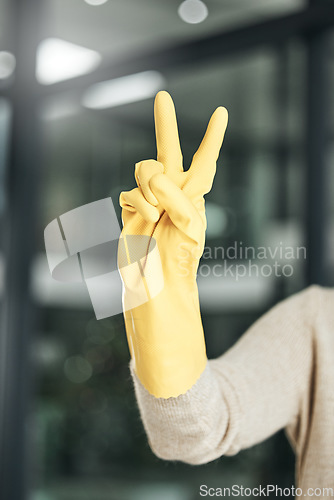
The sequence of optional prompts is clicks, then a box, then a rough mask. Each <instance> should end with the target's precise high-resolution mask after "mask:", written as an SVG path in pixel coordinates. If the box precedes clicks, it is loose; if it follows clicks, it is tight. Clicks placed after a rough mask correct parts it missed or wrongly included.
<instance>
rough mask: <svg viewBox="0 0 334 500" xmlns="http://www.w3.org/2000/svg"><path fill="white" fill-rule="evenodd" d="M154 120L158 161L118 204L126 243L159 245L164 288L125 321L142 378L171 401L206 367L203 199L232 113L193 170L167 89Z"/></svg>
mask: <svg viewBox="0 0 334 500" xmlns="http://www.w3.org/2000/svg"><path fill="white" fill-rule="evenodd" d="M154 117H155V133H156V143H157V160H145V161H141V162H139V163H137V164H136V167H135V179H136V182H137V186H138V187H137V188H135V189H133V190H131V191H127V192H122V193H121V195H120V205H121V206H122V208H123V210H122V220H123V225H124V227H123V231H122V236H123V238H126V237H127V236H128V235H143V236H149V237H152V238H154V240H155V241H156V242H157V245H158V249H159V253H160V259H161V265H162V271H163V279H164V287H163V290H162V291H161V292H160V293H159V294H158V295H157V296H156V297H154V298H153V299H151V300H149V301H148V302H146V303H145V304H142V305H140V306H139V307H136V308H134V309H132V310H130V311H124V316H125V324H126V330H127V337H128V343H129V347H130V351H131V357H132V360H133V366H134V370H135V372H136V374H137V375H138V377H139V379H140V380H141V382H142V383H143V385H144V386H145V387H146V389H147V390H148V391H149V392H150V393H151V394H153V395H155V396H156V397H165V398H167V397H171V396H178V395H179V394H182V393H184V392H186V391H187V390H188V389H189V388H190V387H191V386H192V385H193V383H194V382H195V381H196V380H197V379H198V377H199V376H200V374H201V373H202V371H203V370H204V367H205V365H206V353H205V342H204V336H203V329H202V324H201V318H200V311H199V301H198V292H197V286H196V271H197V267H198V262H199V259H200V256H201V254H202V252H203V248H204V241H205V229H206V218H205V204H204V195H205V194H206V193H208V192H209V191H210V189H211V187H212V183H213V179H214V175H215V172H216V162H217V158H218V155H219V151H220V148H221V145H222V141H223V137H224V133H225V129H226V126H227V111H226V109H225V108H223V107H219V108H217V109H216V111H215V112H214V113H213V115H212V117H211V119H210V122H209V124H208V127H207V130H206V133H205V135H204V137H203V140H202V142H201V144H200V146H199V148H198V150H197V152H196V153H195V155H194V156H193V160H192V163H191V166H190V168H189V169H188V170H187V171H184V170H183V162H182V153H181V147H180V142H179V135H178V127H177V121H176V115H175V109H174V104H173V101H172V98H171V97H170V95H169V94H168V93H167V92H165V91H163V92H159V93H158V94H157V96H156V99H155V105H154ZM121 274H122V276H123V273H122V270H121ZM124 281H125V280H124V276H123V282H124ZM125 285H126V283H125ZM126 295H127V287H126V286H125V293H124V296H125V300H126Z"/></svg>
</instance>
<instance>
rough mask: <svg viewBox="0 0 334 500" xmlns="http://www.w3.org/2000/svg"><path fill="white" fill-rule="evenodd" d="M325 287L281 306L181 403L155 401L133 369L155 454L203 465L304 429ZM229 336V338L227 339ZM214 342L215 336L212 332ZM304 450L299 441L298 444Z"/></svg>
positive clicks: (213, 363) (211, 366)
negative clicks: (284, 431)
mask: <svg viewBox="0 0 334 500" xmlns="http://www.w3.org/2000/svg"><path fill="white" fill-rule="evenodd" d="M317 296H318V287H316V286H312V287H310V288H307V289H306V290H304V291H302V292H300V293H298V294H296V295H293V296H292V297H290V298H288V299H286V300H284V301H283V302H281V303H279V304H278V305H276V306H275V307H274V308H272V309H271V310H270V311H269V312H267V313H266V314H265V315H264V316H262V317H261V318H260V319H259V320H258V321H256V323H254V324H253V326H251V328H250V329H249V330H248V331H247V332H246V333H245V334H244V335H243V336H242V337H241V338H240V339H239V341H238V342H237V343H236V344H235V345H234V346H233V347H232V348H231V349H229V350H228V351H227V352H226V353H224V354H223V355H221V356H220V357H218V358H217V359H213V360H209V361H208V362H207V366H206V369H205V371H204V372H203V373H202V375H201V377H200V378H199V379H198V380H197V382H196V384H195V385H194V386H193V387H192V388H191V389H190V390H189V391H188V392H187V393H185V394H183V395H181V396H179V397H177V398H169V399H160V398H155V397H154V396H152V395H150V394H149V393H148V392H147V390H146V389H145V388H144V387H143V386H142V384H141V383H140V381H139V379H138V378H137V376H136V374H135V372H134V370H133V367H132V365H131V363H130V368H131V373H132V376H133V380H134V386H135V392H136V397H137V401H138V405H139V409H140V414H141V418H142V421H143V424H144V427H145V430H146V433H147V436H148V440H149V444H150V447H151V449H152V451H153V452H154V453H155V454H156V455H157V456H158V457H161V458H163V459H167V460H180V461H183V462H187V463H190V464H202V463H206V462H209V461H211V460H214V459H216V458H218V457H219V456H221V455H224V454H225V455H233V454H235V453H237V452H238V451H239V450H240V449H243V448H247V447H249V446H252V445H254V444H256V443H259V442H260V441H263V440H264V439H266V438H267V437H269V436H271V435H273V434H274V433H275V432H277V431H278V430H279V429H282V428H291V429H293V428H298V425H296V423H297V420H298V418H299V415H300V411H301V407H302V405H303V398H304V395H305V394H307V393H308V389H309V386H310V380H311V376H312V374H311V371H312V346H313V325H314V318H315V314H316V310H317V305H316V301H317ZM221 334H222V335H224V332H223V331H222V332H221ZM207 335H210V332H207ZM291 440H292V441H293V442H294V444H296V446H298V443H297V441H298V436H297V435H295V436H291Z"/></svg>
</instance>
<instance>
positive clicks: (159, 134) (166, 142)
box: [154, 90, 183, 173]
mask: <svg viewBox="0 0 334 500" xmlns="http://www.w3.org/2000/svg"><path fill="white" fill-rule="evenodd" d="M154 121H155V136H156V142H157V160H158V161H159V162H160V163H162V164H163V165H164V167H165V171H166V173H168V172H173V171H182V170H183V167H182V152H181V146H180V140H179V133H178V128H177V121H176V114H175V108H174V103H173V100H172V98H171V96H170V95H169V94H168V92H166V91H164V90H163V91H161V92H158V94H157V95H156V98H155V101H154Z"/></svg>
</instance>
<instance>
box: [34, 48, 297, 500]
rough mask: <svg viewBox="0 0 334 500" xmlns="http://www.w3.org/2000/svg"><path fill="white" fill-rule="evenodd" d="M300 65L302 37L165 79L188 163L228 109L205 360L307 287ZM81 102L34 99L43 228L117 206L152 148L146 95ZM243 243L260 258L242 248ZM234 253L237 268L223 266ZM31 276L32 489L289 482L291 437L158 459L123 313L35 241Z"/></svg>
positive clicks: (64, 494)
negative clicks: (94, 299) (102, 312)
mask: <svg viewBox="0 0 334 500" xmlns="http://www.w3.org/2000/svg"><path fill="white" fill-rule="evenodd" d="M304 74H305V68H304V49H303V46H302V44H301V43H299V42H298V41H295V42H294V43H291V44H290V45H288V46H286V47H283V48H282V49H281V50H279V51H278V50H273V49H263V50H259V51H254V52H252V53H249V54H247V55H245V56H240V57H238V58H234V59H233V60H224V61H215V62H214V63H213V62H211V63H210V64H207V65H202V66H196V67H191V68H189V67H188V68H187V69H185V70H182V71H180V70H176V69H173V70H170V71H169V72H166V73H164V74H163V75H162V76H163V78H164V80H165V82H166V88H167V89H168V90H169V91H170V92H171V94H172V96H173V98H174V101H175V105H176V109H177V114H178V118H179V128H180V136H181V143H182V147H183V153H184V161H185V167H186V168H187V167H188V166H189V163H190V161H191V157H192V154H193V153H194V151H195V150H196V148H197V147H198V144H199V142H200V140H201V137H202V134H203V132H204V130H205V126H206V123H207V121H208V119H209V117H210V114H211V113H212V111H213V110H214V108H215V107H217V106H218V105H224V106H226V107H227V108H228V110H229V117H230V122H229V127H228V131H227V134H226V137H225V140H224V145H223V149H222V154H221V155H220V158H219V161H218V167H217V174H216V178H215V182H214V187H213V189H212V191H211V192H210V194H208V195H207V197H206V201H207V209H208V232H207V242H206V252H207V253H206V255H205V256H203V258H202V261H201V266H200V268H199V277H198V280H199V287H200V294H201V304H202V313H203V322H204V327H205V331H206V340H207V348H208V354H209V357H216V356H218V355H219V354H221V353H222V352H223V351H224V350H225V349H227V348H228V347H229V346H230V345H231V344H232V343H233V342H234V341H235V340H236V339H237V338H238V337H239V336H240V335H241V334H242V333H243V332H244V330H245V329H246V328H247V327H248V326H249V325H250V324H251V323H252V322H253V321H254V320H255V319H256V318H257V317H258V316H259V315H260V314H261V313H262V312H263V311H264V310H266V309H267V308H269V307H270V306H271V304H273V303H274V302H276V301H277V300H278V299H279V298H282V297H284V296H286V295H288V294H290V293H291V292H293V291H295V290H297V289H300V288H302V287H303V286H304V283H303V269H304V260H305V259H304V254H303V252H301V254H300V255H299V256H298V255H296V249H297V247H303V244H304V243H303V242H304V233H303V224H304V221H303V208H304V207H303V189H304V188H303V179H304V168H305V162H304V160H305V159H304V157H303V147H302V142H303V139H302V138H303V133H304V130H303V123H304V119H305V117H304ZM73 102H74V104H75V99H74V98H73V99H72V100H71V96H69V95H67V94H66V95H58V96H54V97H52V98H50V99H49V100H48V101H44V102H43V106H42V107H41V116H42V120H43V129H44V161H43V165H44V167H43V171H44V177H43V189H42V193H43V199H42V210H41V214H42V217H41V220H40V231H41V232H42V231H43V229H44V227H45V226H46V225H47V224H48V223H49V222H50V221H51V220H53V219H54V218H56V217H58V216H60V215H62V214H63V213H65V212H66V211H68V210H71V209H73V208H76V207H79V206H81V205H84V204H86V203H90V202H92V201H96V200H98V199H102V198H105V197H107V196H111V197H112V200H113V202H114V205H115V207H117V206H118V195H119V192H120V191H121V190H126V189H131V188H132V187H134V185H135V182H134V177H133V166H134V164H135V163H136V162H137V161H139V160H142V159H146V158H154V156H155V154H156V151H155V141H154V127H153V98H149V99H145V100H142V101H138V102H132V103H128V104H123V105H119V106H116V107H112V108H109V109H103V110H102V109H101V110H92V109H90V110H88V109H84V108H83V107H81V106H80V105H78V103H77V102H76V104H75V105H73ZM66 103H67V105H66ZM71 103H72V104H71ZM62 109H63V110H65V111H67V113H66V112H65V113H61V112H60V110H62ZM54 110H57V111H58V113H57V112H54ZM117 210H118V215H119V209H117ZM246 247H248V248H250V249H251V250H249V251H250V252H253V251H254V252H255V255H254V256H253V253H251V256H250V257H249V256H245V255H244V253H242V252H244V249H245V248H246ZM288 248H290V249H292V250H293V252H294V254H293V255H290V254H288V253H287V252H286V250H287V249H288ZM228 249H230V250H229V254H228V255H222V252H227V251H228ZM252 249H253V250H252ZM261 249H262V250H261ZM263 249H264V250H263ZM261 251H262V252H263V251H266V256H265V258H264V257H263V256H262V254H260V252H261ZM233 252H234V253H233ZM225 263H226V264H227V266H231V269H232V271H226V269H225V271H224V267H223V266H224V265H225ZM217 265H218V267H217ZM275 265H276V268H275ZM214 266H216V267H215V270H214ZM237 266H239V267H237ZM241 266H244V267H241ZM251 266H253V267H251ZM254 266H257V269H258V270H257V272H258V273H259V275H258V276H257V275H256V272H255V271H254ZM284 266H288V267H286V275H284V273H283V274H282V269H283V267H284ZM237 269H238V272H239V273H240V275H239V274H236V272H237V271H236V270H237ZM275 269H276V270H275ZM291 270H292V272H291ZM268 273H269V274H268ZM275 273H277V274H275ZM34 278H35V279H34V291H35V296H36V298H37V300H38V303H39V308H40V311H41V318H42V322H41V325H40V332H39V335H38V338H37V339H36V345H35V346H34V352H35V363H36V366H37V367H38V394H37V397H36V400H35V429H36V442H35V448H36V450H37V452H36V453H37V456H38V484H37V485H36V490H35V497H36V498H37V499H38V498H44V497H46V498H50V499H53V498H55V499H57V500H58V499H59V500H63V499H64V500H65V499H67V498H68V495H70V494H71V498H73V499H82V498H85V496H84V495H87V498H88V497H90V495H94V498H98V499H103V498H108V499H113V498H115V499H116V498H117V499H119V498H127V499H138V498H144V497H145V498H148V497H149V495H151V496H152V498H155V497H156V496H161V497H162V498H163V496H164V495H165V497H166V498H169V497H171V498H176V499H178V498H180V499H182V500H186V499H192V498H197V496H196V495H198V491H199V486H200V484H209V483H210V484H215V483H217V486H218V485H219V484H222V483H223V484H224V486H229V485H232V484H236V483H238V484H243V485H247V486H248V485H249V486H251V485H254V486H255V485H258V484H260V483H261V482H262V483H264V482H267V483H270V484H278V485H287V486H288V485H289V484H291V482H292V481H293V470H294V469H293V459H292V452H291V451H290V450H289V447H288V444H287V443H286V441H285V440H284V438H283V437H282V436H280V437H278V438H277V437H275V438H273V439H271V440H269V441H267V442H266V443H263V444H261V445H259V446H257V447H255V448H254V449H252V450H248V451H244V452H242V453H240V454H239V455H238V456H237V457H233V458H225V457H223V458H222V459H221V460H220V461H219V462H218V463H212V464H209V465H206V466H201V467H196V468H192V467H190V466H187V465H185V464H181V463H180V464H171V463H166V462H163V461H160V460H157V459H156V458H155V457H154V456H153V454H152V452H151V451H150V449H149V447H148V445H147V439H146V436H145V434H144V431H143V428H142V424H141V422H140V420H139V414H138V409H137V406H136V402H135V399H134V394H133V389H132V382H131V380H130V376H129V371H128V366H127V363H128V360H129V354H128V348H127V344H126V337H125V332H124V326H123V320H122V317H121V315H118V316H114V317H111V318H108V319H105V320H101V321H97V320H96V319H95V317H94V312H93V310H92V306H91V304H90V301H89V297H88V293H87V290H86V289H85V288H84V285H83V284H70V283H65V284H64V283H58V282H55V281H53V280H52V279H51V277H50V275H49V271H48V267H47V263H46V258H45V254H44V248H43V242H42V240H41V245H40V255H39V256H38V257H37V259H36V269H35V275H34ZM222 332H224V334H222ZM278 457H281V458H282V457H284V460H283V459H282V461H280V465H279V466H278V465H277V463H278V461H279V460H280V459H279V458H278ZM250 464H251V466H250ZM283 464H284V465H283ZM129 479H131V484H130V482H129ZM70 492H71V493H70Z"/></svg>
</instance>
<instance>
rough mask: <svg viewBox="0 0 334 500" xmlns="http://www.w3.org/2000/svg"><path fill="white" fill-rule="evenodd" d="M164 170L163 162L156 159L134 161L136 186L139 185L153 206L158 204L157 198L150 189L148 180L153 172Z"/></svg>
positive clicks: (158, 172)
mask: <svg viewBox="0 0 334 500" xmlns="http://www.w3.org/2000/svg"><path fill="white" fill-rule="evenodd" d="M163 171H164V167H163V164H162V163H160V162H158V161H156V160H144V161H141V162H139V163H136V166H135V178H136V182H137V184H138V187H141V190H142V192H143V195H144V196H145V198H146V200H147V201H148V202H149V203H150V204H151V205H154V206H157V205H158V200H157V199H156V197H155V196H154V194H153V193H152V191H151V188H150V185H149V181H150V179H151V177H152V176H153V175H155V174H160V173H162V172H163Z"/></svg>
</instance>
